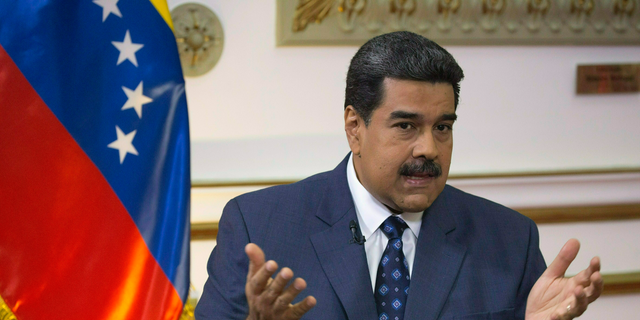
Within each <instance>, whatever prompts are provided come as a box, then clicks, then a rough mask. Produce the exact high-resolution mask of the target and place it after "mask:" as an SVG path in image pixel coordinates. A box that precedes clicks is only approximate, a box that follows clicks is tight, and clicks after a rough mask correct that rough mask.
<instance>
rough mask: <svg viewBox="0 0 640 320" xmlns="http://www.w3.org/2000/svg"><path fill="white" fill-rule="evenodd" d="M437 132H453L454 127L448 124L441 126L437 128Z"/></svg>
mask: <svg viewBox="0 0 640 320" xmlns="http://www.w3.org/2000/svg"><path fill="white" fill-rule="evenodd" d="M436 130H438V131H441V132H448V131H451V130H453V127H452V126H451V125H448V124H439V125H437V126H436Z"/></svg>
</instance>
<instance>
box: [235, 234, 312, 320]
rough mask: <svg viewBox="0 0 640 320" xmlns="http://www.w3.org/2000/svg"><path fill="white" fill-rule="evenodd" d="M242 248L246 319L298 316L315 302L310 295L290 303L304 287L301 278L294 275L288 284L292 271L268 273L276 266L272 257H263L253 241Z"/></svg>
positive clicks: (284, 319)
mask: <svg viewBox="0 0 640 320" xmlns="http://www.w3.org/2000/svg"><path fill="white" fill-rule="evenodd" d="M244 251H245V252H246V253H247V256H248V257H249V273H247V284H246V285H245V294H246V295H247V301H248V302H249V317H247V320H258V319H260V320H263V319H264V320H266V319H283V320H289V319H292V320H293V319H300V318H301V317H302V316H303V315H304V314H305V313H306V312H307V311H309V310H311V308H313V307H314V306H315V305H316V299H315V298H314V297H312V296H308V297H306V298H304V300H302V301H300V302H298V303H296V304H295V305H293V304H291V302H292V301H293V299H295V297H296V296H297V295H298V294H299V293H300V292H301V291H302V290H304V289H305V288H306V287H307V283H306V282H305V281H304V280H303V279H302V278H297V279H295V280H294V281H293V283H292V284H291V285H289V286H287V283H288V282H289V280H291V279H292V278H293V271H291V269H289V268H282V270H280V272H279V273H278V275H277V276H276V277H275V278H271V276H272V275H273V274H274V273H275V272H276V270H278V264H277V263H276V262H275V261H272V260H269V261H267V262H265V261H264V252H262V249H260V247H258V246H257V245H255V244H253V243H249V244H248V245H247V246H246V247H245V248H244Z"/></svg>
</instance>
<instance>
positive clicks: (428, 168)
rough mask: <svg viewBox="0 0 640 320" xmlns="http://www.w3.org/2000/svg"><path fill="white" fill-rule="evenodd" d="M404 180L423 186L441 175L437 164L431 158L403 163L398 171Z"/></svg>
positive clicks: (410, 183)
mask: <svg viewBox="0 0 640 320" xmlns="http://www.w3.org/2000/svg"><path fill="white" fill-rule="evenodd" d="M398 173H399V174H400V176H402V177H403V178H404V180H405V181H406V182H407V183H408V184H409V185H413V186H424V185H426V184H429V183H430V182H431V181H433V180H435V179H436V178H438V177H440V176H441V175H442V169H441V167H440V165H439V164H437V163H435V162H434V161H433V160H426V161H420V162H415V163H405V164H404V165H402V167H400V170H399V172H398Z"/></svg>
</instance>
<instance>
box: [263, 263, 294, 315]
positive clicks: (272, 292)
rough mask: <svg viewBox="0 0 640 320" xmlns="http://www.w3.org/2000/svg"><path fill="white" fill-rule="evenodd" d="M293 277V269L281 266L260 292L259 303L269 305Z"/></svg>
mask: <svg viewBox="0 0 640 320" xmlns="http://www.w3.org/2000/svg"><path fill="white" fill-rule="evenodd" d="M291 278H293V271H291V269H289V268H282V270H280V272H279V273H278V275H277V276H276V277H275V278H274V279H273V281H271V283H270V284H269V285H268V286H267V287H266V288H265V290H264V293H263V294H262V298H261V300H262V301H261V303H262V304H263V305H264V306H265V307H268V306H271V305H272V304H273V302H274V301H275V300H276V299H277V298H278V297H279V296H280V294H281V293H282V290H284V287H285V286H286V285H287V283H289V280H291Z"/></svg>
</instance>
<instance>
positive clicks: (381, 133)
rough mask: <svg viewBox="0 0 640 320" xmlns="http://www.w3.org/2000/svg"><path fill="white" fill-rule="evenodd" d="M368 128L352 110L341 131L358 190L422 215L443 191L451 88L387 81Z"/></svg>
mask: <svg viewBox="0 0 640 320" xmlns="http://www.w3.org/2000/svg"><path fill="white" fill-rule="evenodd" d="M383 90H384V98H383V101H382V103H381V104H380V106H378V108H377V109H375V110H374V111H373V113H372V115H371V120H370V122H369V125H368V126H365V124H364V120H363V119H362V118H361V117H360V116H358V115H357V113H356V112H355V110H354V109H353V107H352V106H348V107H347V108H346V109H345V130H346V131H347V138H348V139H349V146H350V148H351V151H352V152H353V154H354V158H353V159H354V166H355V169H356V173H357V175H358V179H359V180H360V182H361V183H362V185H363V186H364V187H365V189H367V191H369V192H370V193H371V194H372V195H373V196H374V197H375V198H376V199H378V200H379V201H380V202H382V203H383V204H385V205H386V206H387V207H389V208H390V209H391V210H392V211H396V212H417V211H423V210H425V209H427V208H428V207H429V206H430V205H431V203H433V201H434V200H435V199H436V197H438V195H439V194H440V192H442V190H443V189H444V186H445V183H446V181H447V177H448V175H449V166H450V164H451V152H452V150H453V132H452V127H453V123H454V122H455V119H456V115H455V103H454V95H453V87H452V86H451V84H448V83H435V84H433V83H429V82H422V81H411V80H396V79H390V78H387V79H385V80H384V82H383Z"/></svg>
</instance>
